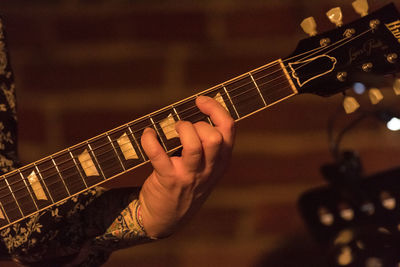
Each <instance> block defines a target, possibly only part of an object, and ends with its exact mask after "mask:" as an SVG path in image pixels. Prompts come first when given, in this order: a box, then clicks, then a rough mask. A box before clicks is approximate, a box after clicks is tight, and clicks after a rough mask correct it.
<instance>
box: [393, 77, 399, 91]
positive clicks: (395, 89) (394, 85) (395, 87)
mask: <svg viewBox="0 0 400 267" xmlns="http://www.w3.org/2000/svg"><path fill="white" fill-rule="evenodd" d="M393 90H394V93H395V94H396V95H400V78H397V79H395V80H394V83H393Z"/></svg>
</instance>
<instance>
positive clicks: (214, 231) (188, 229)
mask: <svg viewBox="0 0 400 267" xmlns="http://www.w3.org/2000/svg"><path fill="white" fill-rule="evenodd" d="M240 216H242V214H241V212H240V210H239V209H232V208H226V207H225V208H205V207H204V208H202V209H200V211H199V212H198V213H197V214H196V216H195V218H193V219H192V220H191V221H190V222H189V223H188V224H187V225H185V226H184V227H183V229H182V231H180V232H179V236H180V237H181V238H182V237H185V236H190V237H192V238H195V239H206V238H216V239H219V238H223V239H225V240H229V239H233V238H234V236H235V233H236V231H237V227H238V222H239V219H240Z"/></svg>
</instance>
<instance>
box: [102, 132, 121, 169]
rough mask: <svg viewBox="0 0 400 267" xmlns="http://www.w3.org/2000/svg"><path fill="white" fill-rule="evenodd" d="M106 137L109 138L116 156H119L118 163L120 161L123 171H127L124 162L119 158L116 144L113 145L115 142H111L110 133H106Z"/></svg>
mask: <svg viewBox="0 0 400 267" xmlns="http://www.w3.org/2000/svg"><path fill="white" fill-rule="evenodd" d="M106 136H107V138H108V141H110V143H111V146H112V148H113V149H114V152H115V155H117V158H118V161H119V163H120V164H121V166H122V169H123V170H124V171H126V169H125V166H124V164H122V160H121V158H120V157H119V155H118V153H117V150H116V149H115V146H114V143H113V141H112V140H111V138H110V135H109V134H108V132H107V133H106Z"/></svg>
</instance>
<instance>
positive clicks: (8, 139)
mask: <svg viewBox="0 0 400 267" xmlns="http://www.w3.org/2000/svg"><path fill="white" fill-rule="evenodd" d="M4 39H5V38H4V32H3V27H2V23H1V21H0V174H4V173H7V172H9V171H11V170H13V169H15V168H17V167H18V165H19V164H18V157H17V153H16V151H17V149H16V148H17V139H16V138H17V134H16V132H17V116H16V103H15V86H14V84H13V73H12V70H11V66H10V64H9V62H8V56H7V51H6V45H5V41H4ZM0 179H2V177H0ZM138 194H139V188H123V189H113V190H109V191H107V190H105V189H103V188H100V187H96V188H94V189H91V190H89V191H87V192H85V193H83V194H80V195H79V196H76V197H73V198H71V199H69V200H67V201H64V202H63V203H61V204H57V205H56V206H53V207H51V208H48V209H47V210H44V211H42V212H40V213H37V214H35V215H33V216H31V217H29V218H27V219H25V220H23V221H20V222H18V223H15V224H13V225H11V226H9V227H7V228H5V229H2V230H0V260H7V259H12V260H14V261H16V262H18V263H21V264H23V265H25V266H41V267H45V266H100V265H102V264H103V263H104V262H105V261H106V260H107V259H108V257H109V256H110V254H111V253H112V251H114V250H116V249H120V248H125V247H128V246H132V245H136V244H140V243H143V242H146V241H149V240H150V239H149V238H147V237H146V234H145V233H144V231H143V230H142V228H141V227H140V225H139V221H138V219H137V214H136V212H137V208H138ZM0 202H1V196H0Z"/></svg>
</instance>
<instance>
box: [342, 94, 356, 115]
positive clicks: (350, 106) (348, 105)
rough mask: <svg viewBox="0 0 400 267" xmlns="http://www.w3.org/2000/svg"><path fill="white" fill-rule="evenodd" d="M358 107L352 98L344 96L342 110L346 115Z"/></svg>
mask: <svg viewBox="0 0 400 267" xmlns="http://www.w3.org/2000/svg"><path fill="white" fill-rule="evenodd" d="M359 107H360V104H358V102H357V100H356V99H355V98H354V97H352V96H346V97H345V98H344V100H343V108H344V111H346V113H347V114H350V113H353V112H354V111H356V110H357V109H358V108H359Z"/></svg>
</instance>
